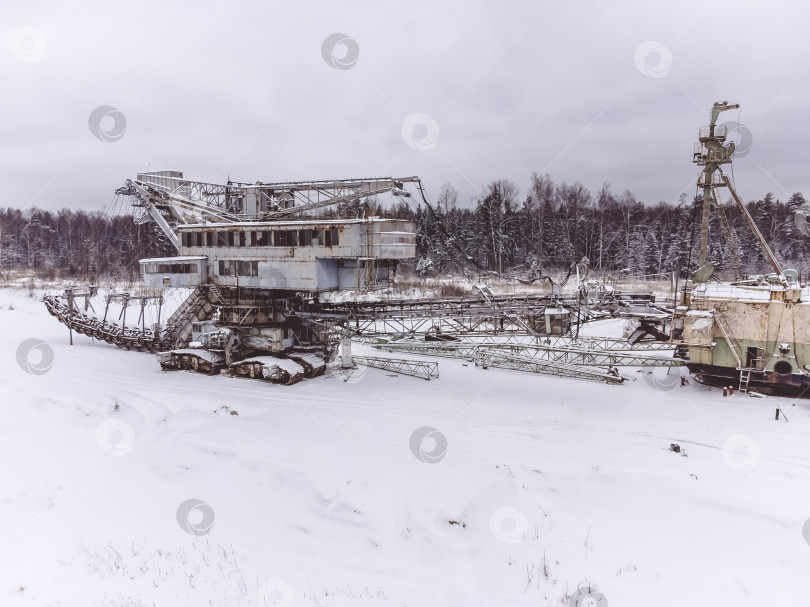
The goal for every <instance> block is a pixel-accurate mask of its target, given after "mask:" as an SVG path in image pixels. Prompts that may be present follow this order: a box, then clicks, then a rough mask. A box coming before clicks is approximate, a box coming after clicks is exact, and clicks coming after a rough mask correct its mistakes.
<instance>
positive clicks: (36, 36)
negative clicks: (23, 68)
mask: <svg viewBox="0 0 810 607" xmlns="http://www.w3.org/2000/svg"><path fill="white" fill-rule="evenodd" d="M8 48H9V50H10V51H11V54H12V55H14V58H15V59H17V61H22V62H23V63H35V62H37V61H39V60H40V59H42V57H43V56H44V55H45V51H46V50H47V48H48V41H47V39H46V38H45V34H43V33H42V32H41V31H39V30H38V29H36V28H33V27H29V26H27V25H21V26H20V27H15V28H14V29H13V30H12V31H11V33H10V34H9V36H8Z"/></svg>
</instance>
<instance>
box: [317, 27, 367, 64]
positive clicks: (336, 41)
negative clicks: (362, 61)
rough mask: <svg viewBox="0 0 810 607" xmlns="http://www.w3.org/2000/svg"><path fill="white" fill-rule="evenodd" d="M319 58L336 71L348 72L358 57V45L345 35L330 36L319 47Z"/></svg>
mask: <svg viewBox="0 0 810 607" xmlns="http://www.w3.org/2000/svg"><path fill="white" fill-rule="evenodd" d="M321 56H323V60H324V61H326V64H327V65H328V66H330V67H333V68H335V69H336V70H350V69H352V68H353V67H354V65H355V64H356V63H357V59H358V58H359V57H360V45H359V44H357V41H356V40H355V39H354V38H352V37H351V36H347V35H346V34H331V35H329V36H327V37H326V39H325V40H324V41H323V44H322V45H321Z"/></svg>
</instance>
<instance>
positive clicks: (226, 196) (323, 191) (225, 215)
mask: <svg viewBox="0 0 810 607" xmlns="http://www.w3.org/2000/svg"><path fill="white" fill-rule="evenodd" d="M168 173H171V172H164V173H161V174H150V173H140V174H139V175H138V176H137V178H136V179H135V180H134V182H132V181H128V182H127V186H125V187H124V188H121V189H120V190H119V193H121V194H130V195H135V194H136V192H137V193H138V194H139V195H140V196H141V198H143V197H144V194H143V192H144V191H147V192H149V198H150V201H149V203H151V204H154V205H156V206H157V207H158V208H159V209H160V210H161V211H162V212H164V213H165V214H166V215H169V216H171V217H172V218H173V219H175V220H176V222H177V223H181V224H182V223H196V222H197V221H199V220H200V219H201V218H203V217H204V218H207V219H209V220H214V221H221V222H223V223H229V222H239V221H245V220H268V219H282V218H285V217H290V216H293V215H296V214H301V213H306V212H307V211H311V210H315V209H319V208H322V207H326V206H330V205H334V204H340V203H344V202H351V201H355V200H361V199H365V198H368V197H371V196H376V195H377V194H384V193H386V192H391V193H393V194H394V195H396V196H410V194H409V193H407V192H405V191H404V190H403V189H402V188H403V186H404V184H405V183H418V182H419V178H418V177H400V178H394V177H370V178H363V179H336V180H322V181H289V182H278V183H262V182H257V183H255V184H247V183H237V182H229V183H227V184H225V185H223V184H216V183H206V182H202V181H191V180H189V179H184V178H183V177H182V174H181V173H179V172H174V173H173V174H168ZM133 183H134V184H135V185H136V186H137V187H135V188H133V186H132V184H133ZM248 196H255V197H256V201H257V205H258V208H260V209H265V210H264V211H263V212H261V213H260V214H258V215H250V216H245V215H244V212H243V210H244V209H245V205H246V200H247V198H248ZM143 202H144V201H142V202H141V204H143ZM149 203H147V204H149Z"/></svg>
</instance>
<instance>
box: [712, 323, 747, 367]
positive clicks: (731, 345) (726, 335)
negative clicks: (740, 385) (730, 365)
mask: <svg viewBox="0 0 810 607" xmlns="http://www.w3.org/2000/svg"><path fill="white" fill-rule="evenodd" d="M714 320H715V321H716V322H717V326H718V327H720V332H721V333H722V334H723V338H724V339H725V340H726V342H727V343H728V347H729V349H730V350H731V353H732V354H733V355H734V360H736V361H737V368H738V369H739V368H741V367H742V360H741V359H740V355H739V354H738V353H737V350H738V348H739V345H738V344H737V340H736V339H734V336H733V335H732V334H731V331H729V330H728V328H727V327H726V323H725V321H724V320H723V315H722V314H719V313H717V312H715V315H714Z"/></svg>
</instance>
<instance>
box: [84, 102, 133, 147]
mask: <svg viewBox="0 0 810 607" xmlns="http://www.w3.org/2000/svg"><path fill="white" fill-rule="evenodd" d="M87 125H88V126H89V127H90V132H91V133H92V134H93V137H95V138H96V139H98V140H99V141H104V142H107V143H115V142H116V141H120V140H121V138H122V137H123V136H124V133H126V131H127V119H126V117H125V116H124V114H123V112H121V110H118V109H116V108H114V107H113V106H111V105H100V106H98V107H97V108H96V109H94V110H93V111H92V112H90V117H89V118H88V120H87Z"/></svg>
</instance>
